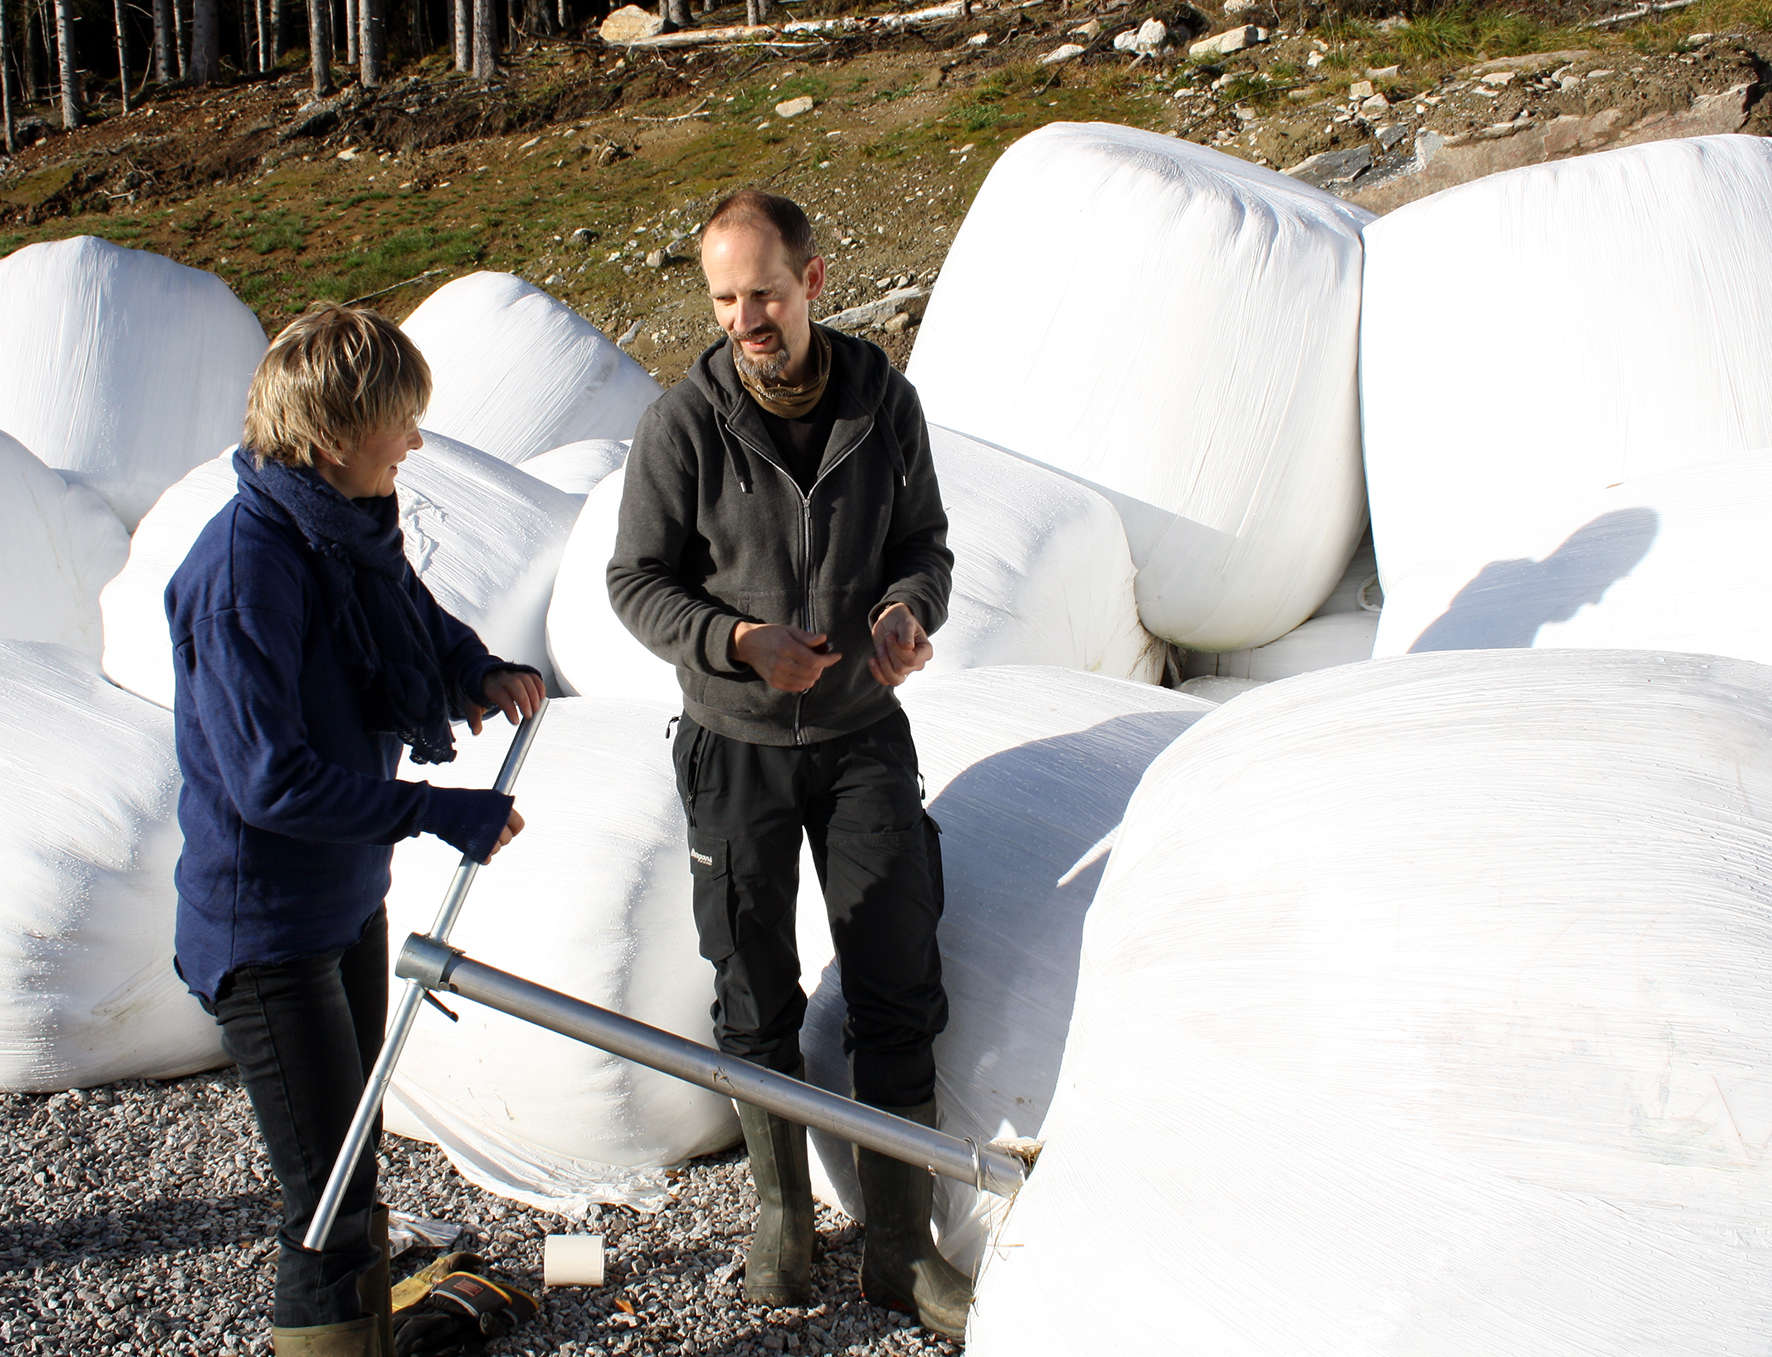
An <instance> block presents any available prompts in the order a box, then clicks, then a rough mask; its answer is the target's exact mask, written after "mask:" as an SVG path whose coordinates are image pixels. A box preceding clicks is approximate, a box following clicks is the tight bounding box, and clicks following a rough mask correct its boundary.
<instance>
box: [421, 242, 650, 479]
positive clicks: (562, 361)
mask: <svg viewBox="0 0 1772 1357" xmlns="http://www.w3.org/2000/svg"><path fill="white" fill-rule="evenodd" d="M400 328H401V329H402V330H404V331H406V333H407V334H408V335H410V336H412V340H413V342H414V343H416V344H417V345H418V347H419V350H420V351H421V352H422V353H423V354H424V356H425V361H426V362H427V363H429V364H430V365H431V376H432V378H433V380H434V383H435V386H434V389H433V391H432V394H431V405H430V408H429V409H428V410H427V411H426V412H425V425H426V427H427V428H432V429H435V430H436V431H437V432H438V433H441V434H445V435H447V436H448V437H450V438H455V439H459V440H460V441H462V442H464V443H467V444H469V445H471V446H473V447H476V448H481V449H483V450H484V451H486V452H488V453H490V454H491V455H492V456H494V457H497V458H499V459H501V460H503V461H506V462H522V461H525V460H527V459H528V458H530V457H535V456H538V455H539V454H541V453H544V452H547V451H548V450H549V449H550V448H557V447H560V446H561V445H562V444H565V443H571V442H575V441H577V440H580V439H590V438H632V437H633V436H634V425H635V424H636V423H637V422H638V421H639V418H640V412H641V411H642V410H644V409H645V408H646V407H647V406H648V405H650V404H652V402H653V401H655V400H657V399H658V397H659V395H660V394H661V393H662V391H663V388H662V387H660V386H659V384H658V383H657V382H655V381H653V380H652V378H651V377H649V376H648V375H647V373H646V369H645V368H643V367H641V366H640V365H639V364H638V363H636V362H635V361H634V360H633V359H632V358H629V357H628V356H627V354H625V353H623V352H622V351H621V350H620V349H618V348H616V347H615V343H614V341H613V340H611V339H610V338H609V337H608V336H607V335H605V334H604V333H603V332H602V331H601V330H599V329H598V328H597V327H596V326H595V325H592V324H591V323H590V322H589V321H588V320H586V319H584V317H582V316H580V315H579V314H578V313H577V312H576V311H574V310H573V309H572V308H571V307H570V306H567V305H566V304H565V303H564V302H561V301H557V300H555V299H554V298H553V297H550V296H549V295H548V294H547V293H545V292H543V291H542V290H541V289H540V288H538V287H535V286H533V285H532V284H530V283H526V282H524V281H523V280H522V279H521V278H518V277H517V276H515V275H514V274H509V273H471V274H469V275H468V276H467V277H466V278H458V279H456V280H455V281H454V282H452V283H445V284H444V285H443V286H442V287H440V288H438V289H437V290H436V291H435V292H433V293H432V294H431V295H430V296H429V297H427V298H426V299H425V300H424V302H423V304H422V305H420V306H419V308H418V309H417V310H416V311H414V312H413V313H412V314H411V315H410V316H408V317H407V318H406V319H405V321H403V322H402V323H401V326H400Z"/></svg>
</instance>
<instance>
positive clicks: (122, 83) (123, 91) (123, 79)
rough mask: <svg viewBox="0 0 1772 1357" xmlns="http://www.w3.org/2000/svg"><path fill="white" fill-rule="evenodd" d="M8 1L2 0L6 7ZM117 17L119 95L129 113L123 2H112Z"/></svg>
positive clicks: (126, 39)
mask: <svg viewBox="0 0 1772 1357" xmlns="http://www.w3.org/2000/svg"><path fill="white" fill-rule="evenodd" d="M5 2H6V0H0V5H4V4H5ZM111 6H112V8H113V9H114V10H115V11H116V16H117V94H118V97H119V98H120V99H122V101H123V112H124V114H125V115H127V114H128V112H129V38H128V36H127V32H126V30H125V29H124V27H123V0H111Z"/></svg>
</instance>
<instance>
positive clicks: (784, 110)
mask: <svg viewBox="0 0 1772 1357" xmlns="http://www.w3.org/2000/svg"><path fill="white" fill-rule="evenodd" d="M810 112H812V96H811V95H810V94H802V95H801V96H800V97H799V98H798V99H788V100H785V101H784V102H782V103H779V104H777V105H776V106H775V116H776V117H778V118H797V117H799V116H800V115H801V114H802V113H810Z"/></svg>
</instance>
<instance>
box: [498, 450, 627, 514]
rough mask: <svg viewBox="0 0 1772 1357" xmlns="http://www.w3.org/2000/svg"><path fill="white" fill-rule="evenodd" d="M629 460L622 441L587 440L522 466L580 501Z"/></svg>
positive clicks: (536, 458)
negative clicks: (599, 482)
mask: <svg viewBox="0 0 1772 1357" xmlns="http://www.w3.org/2000/svg"><path fill="white" fill-rule="evenodd" d="M627 460H628V444H627V443H626V441H624V440H622V439H619V438H586V439H581V440H580V441H579V442H577V443H567V444H566V445H564V446H563V447H558V448H553V449H551V450H550V451H548V452H544V453H542V454H541V456H539V457H531V458H529V459H527V460H526V461H525V462H524V463H523V470H525V471H527V472H528V473H529V474H530V475H531V476H533V477H535V479H536V480H538V481H546V482H547V483H548V484H549V485H551V486H553V487H554V489H556V490H564V491H565V492H566V493H567V494H569V495H577V496H579V497H580V498H581V499H582V498H583V497H584V496H585V495H588V494H590V493H591V491H592V490H593V489H595V488H596V485H597V482H598V481H600V480H602V479H603V478H604V477H605V476H607V475H608V474H609V473H610V472H612V471H618V470H620V469H621V467H622V465H623V463H625V462H626V461H627Z"/></svg>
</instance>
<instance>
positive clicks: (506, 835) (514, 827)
mask: <svg viewBox="0 0 1772 1357" xmlns="http://www.w3.org/2000/svg"><path fill="white" fill-rule="evenodd" d="M530 677H532V678H533V677H534V675H530ZM522 832H523V817H522V816H521V815H519V814H517V808H516V807H515V806H512V807H511V818H510V819H508V820H506V821H505V827H504V828H503V829H501V830H499V831H498V842H497V843H495V844H493V845H492V851H491V852H490V853H488V854H487V855H486V860H487V861H488V862H491V861H492V859H493V858H494V857H496V856H497V855H498V850H499V849H501V848H503V847H504V846H505V845H506V844H507V843H509V842H510V841H511V840H512V839H514V838H516V837H517V836H518V835H519V834H521V833H522Z"/></svg>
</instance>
